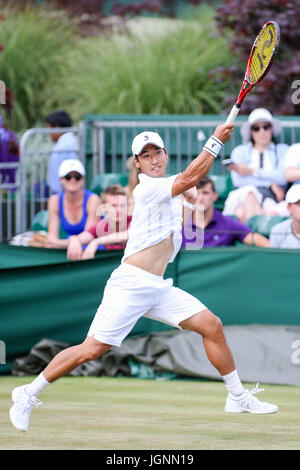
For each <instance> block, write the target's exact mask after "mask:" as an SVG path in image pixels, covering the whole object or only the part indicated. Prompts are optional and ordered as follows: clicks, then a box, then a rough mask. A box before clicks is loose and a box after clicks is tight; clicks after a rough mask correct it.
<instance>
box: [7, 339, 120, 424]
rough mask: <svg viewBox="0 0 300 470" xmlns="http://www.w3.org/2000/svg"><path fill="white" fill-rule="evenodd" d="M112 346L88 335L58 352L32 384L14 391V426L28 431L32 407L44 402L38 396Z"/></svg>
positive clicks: (12, 413)
mask: <svg viewBox="0 0 300 470" xmlns="http://www.w3.org/2000/svg"><path fill="white" fill-rule="evenodd" d="M110 348H111V346H110V345H109V344H104V343H101V342H100V341H97V340H95V339H94V338H91V337H87V338H86V339H85V341H83V343H82V344H79V345H77V346H71V347H70V348H67V349H64V350H63V351H61V352H60V353H58V354H57V355H56V356H55V357H54V358H53V359H52V361H51V362H50V363H49V364H48V366H47V367H46V368H45V369H44V371H43V372H42V373H40V374H39V375H38V376H37V377H36V378H35V379H34V381H33V382H32V383H31V384H26V385H22V386H21V387H16V388H15V389H14V390H13V392H12V400H13V406H12V407H11V408H10V419H11V422H12V424H13V425H14V427H15V428H16V429H18V430H19V431H27V430H28V426H29V419H30V414H31V410H32V407H33V406H39V405H41V404H42V402H40V401H39V400H38V398H37V397H38V396H39V394H40V393H41V391H42V390H43V389H44V388H45V387H47V386H48V385H49V384H50V383H52V382H54V381H55V380H57V379H59V378H60V377H62V376H64V375H66V374H68V373H69V372H71V371H72V370H74V369H75V368H76V367H78V366H79V365H80V364H83V363H84V362H87V361H91V360H95V359H98V358H99V357H101V356H103V355H104V354H105V353H106V352H107V351H108V350H109V349H110Z"/></svg>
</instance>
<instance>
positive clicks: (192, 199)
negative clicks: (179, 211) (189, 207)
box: [183, 186, 197, 205]
mask: <svg viewBox="0 0 300 470" xmlns="http://www.w3.org/2000/svg"><path fill="white" fill-rule="evenodd" d="M183 196H184V199H185V200H186V201H187V202H189V203H190V204H194V205H195V204H196V201H197V188H196V186H194V187H193V188H191V189H188V190H187V191H184V193H183Z"/></svg>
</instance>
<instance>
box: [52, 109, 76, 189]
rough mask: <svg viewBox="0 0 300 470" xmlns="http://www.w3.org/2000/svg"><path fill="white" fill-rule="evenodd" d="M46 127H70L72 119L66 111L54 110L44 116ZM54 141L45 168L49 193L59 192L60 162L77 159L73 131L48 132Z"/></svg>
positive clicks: (60, 187)
mask: <svg viewBox="0 0 300 470" xmlns="http://www.w3.org/2000/svg"><path fill="white" fill-rule="evenodd" d="M46 123H47V127H49V128H51V129H52V128H53V129H55V128H63V127H66V128H67V127H72V119H71V117H70V116H69V114H68V113H67V112H66V111H55V112H53V113H51V114H49V116H47V117H46ZM50 137H51V139H52V140H53V142H55V145H54V147H53V149H52V152H51V155H50V160H49V163H48V170H47V184H48V186H49V188H50V191H51V193H60V192H61V191H62V189H63V188H62V186H61V184H60V181H59V178H58V169H59V166H60V164H61V163H62V162H63V161H64V160H67V159H78V142H77V137H76V136H75V134H74V133H73V132H55V130H54V131H53V133H51V134H50Z"/></svg>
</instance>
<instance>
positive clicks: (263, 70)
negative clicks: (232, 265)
mask: <svg viewBox="0 0 300 470" xmlns="http://www.w3.org/2000/svg"><path fill="white" fill-rule="evenodd" d="M279 38H280V29H279V25H278V24H277V23H276V22H275V21H268V22H267V23H266V24H264V26H263V27H262V29H261V30H260V32H259V33H258V35H257V37H256V39H255V41H254V44H253V46H252V49H251V52H250V56H249V59H248V64H247V69H246V73H245V77H244V81H243V84H242V87H241V90H240V94H239V96H238V99H237V101H236V103H235V104H234V105H233V107H232V109H231V111H230V113H229V116H228V118H227V120H226V124H230V123H233V122H234V120H235V118H236V117H237V115H238V113H239V110H240V108H241V105H242V103H243V101H244V99H245V97H246V95H247V94H248V93H250V91H251V90H252V89H253V88H254V87H255V86H256V85H257V84H258V83H259V82H261V81H262V79H263V78H264V77H265V76H266V75H267V73H268V71H269V70H270V67H271V65H272V62H273V59H274V56H275V54H276V52H277V50H278V46H279Z"/></svg>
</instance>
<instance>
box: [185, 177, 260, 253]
mask: <svg viewBox="0 0 300 470" xmlns="http://www.w3.org/2000/svg"><path fill="white" fill-rule="evenodd" d="M196 188H197V193H198V194H197V201H196V209H195V210H194V211H193V213H192V214H191V216H190V218H189V219H188V220H187V221H186V223H185V225H184V227H183V234H182V248H187V247H188V248H195V249H197V248H201V247H202V246H203V247H204V248H206V247H216V246H232V245H235V243H236V242H241V243H244V244H246V245H256V246H260V247H268V246H269V240H268V239H267V238H265V237H264V236H262V235H260V234H258V233H253V232H252V230H251V229H250V227H247V226H246V225H244V224H242V223H241V222H239V221H238V220H235V219H233V218H232V217H230V216H224V215H223V214H222V213H221V212H220V211H218V210H217V209H215V208H214V202H215V201H216V200H217V198H218V193H217V192H216V190H215V187H214V183H213V181H212V180H211V179H209V178H207V177H205V178H203V179H202V180H201V181H200V182H199V183H198V184H197V186H196ZM203 229H204V240H203ZM201 235H202V236H201Z"/></svg>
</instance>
